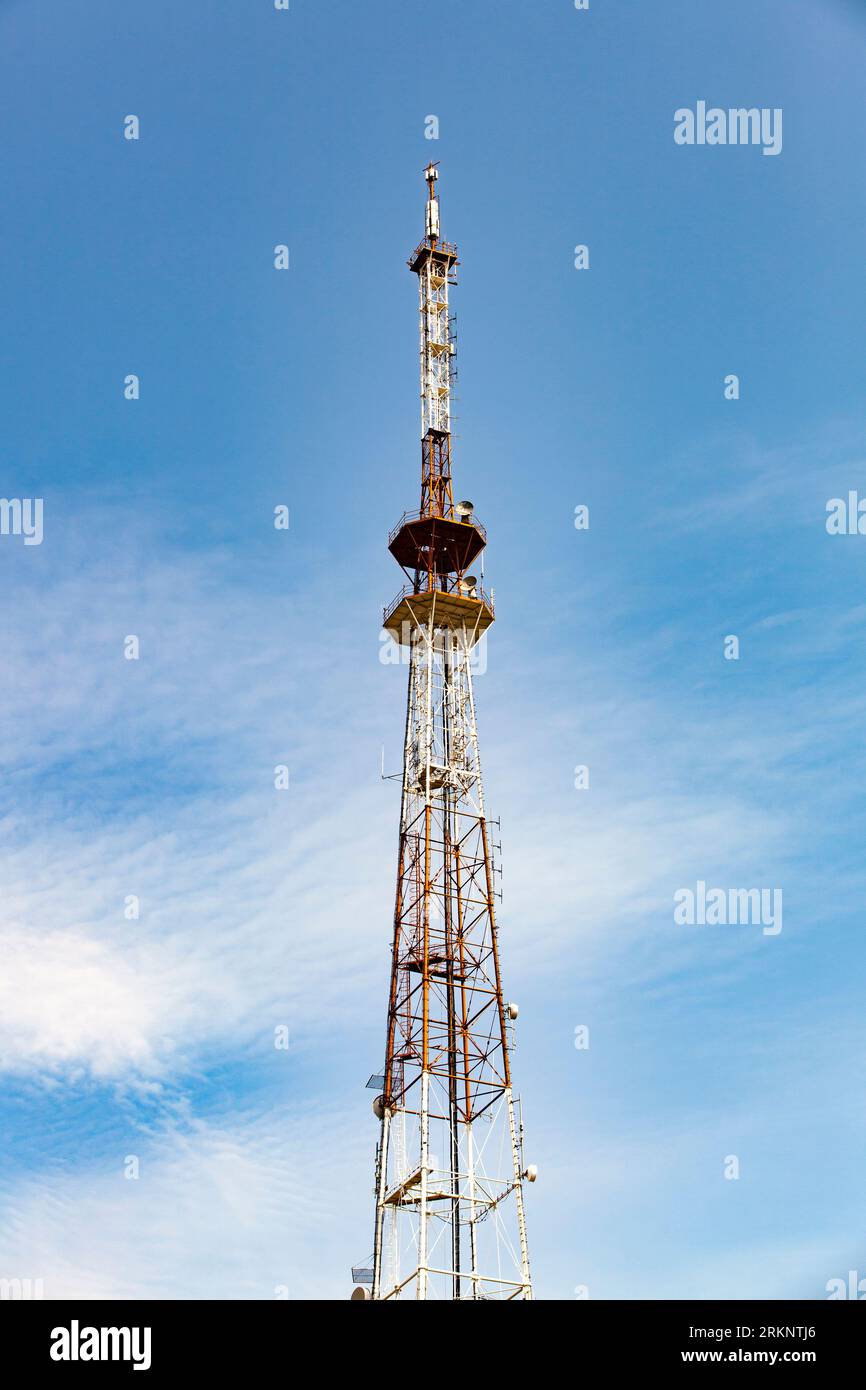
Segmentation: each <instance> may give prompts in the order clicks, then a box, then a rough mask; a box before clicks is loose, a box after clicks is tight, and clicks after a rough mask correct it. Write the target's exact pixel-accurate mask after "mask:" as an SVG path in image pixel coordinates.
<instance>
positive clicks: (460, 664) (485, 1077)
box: [353, 165, 535, 1301]
mask: <svg viewBox="0 0 866 1390" xmlns="http://www.w3.org/2000/svg"><path fill="white" fill-rule="evenodd" d="M425 176H426V179H427V187H428V197H427V208H426V236H425V238H424V240H423V241H422V242H421V244H420V246H419V247H418V248H417V249H416V251H415V252H414V254H413V256H412V259H411V260H410V262H409V264H410V266H411V268H412V270H413V271H415V273H416V274H417V275H418V280H419V287H420V311H421V424H422V450H421V463H422V468H421V507H420V511H419V512H417V513H413V514H412V515H411V516H404V518H403V520H402V521H401V523H400V524H399V525H398V527H396V528H395V530H394V531H393V532H392V533H391V536H390V537H389V548H390V549H391V551H392V553H393V554H394V555H395V558H396V559H397V560H398V562H399V563H400V564H401V566H402V567H403V569H404V571H405V574H406V577H407V580H408V581H409V582H408V583H407V585H406V586H405V587H404V589H403V590H402V591H401V593H400V594H398V596H397V599H396V600H395V601H394V603H392V604H391V605H390V607H389V608H388V609H386V611H385V615H384V624H385V627H386V628H387V629H388V631H389V632H390V633H391V635H392V636H393V637H394V639H395V640H396V641H398V642H400V643H402V644H403V645H405V646H406V647H407V649H408V655H409V689H408V708H407V718H406V734H405V746H404V750H403V778H402V786H403V791H402V807H401V816H400V838H399V853H398V870H397V893H396V901H395V910H394V927H393V942H392V958H391V984H390V994H389V1002H388V1025H387V1037H386V1049H385V1066H384V1074H383V1076H382V1086H381V1094H379V1095H377V1097H376V1100H375V1102H374V1111H375V1113H376V1115H377V1117H378V1119H379V1121H380V1125H381V1130H380V1138H379V1143H378V1146H377V1153H376V1180H375V1188H376V1217H375V1232H374V1254H373V1261H372V1270H371V1271H366V1270H363V1269H362V1270H359V1271H357V1272H356V1273H357V1274H358V1275H363V1276H364V1278H363V1279H359V1283H358V1287H357V1289H356V1292H355V1294H354V1295H353V1297H358V1296H360V1297H371V1298H373V1299H376V1300H382V1301H385V1300H395V1299H399V1298H407V1297H410V1298H416V1299H428V1298H444V1299H485V1300H489V1299H498V1300H508V1299H529V1298H531V1297H532V1285H531V1281H530V1272H529V1255H528V1249H527V1240H526V1223H525V1217H524V1182H525V1181H526V1180H530V1181H532V1180H534V1177H535V1170H534V1169H533V1168H526V1167H525V1166H524V1161H523V1129H522V1122H521V1118H520V1105H519V1102H518V1099H517V1097H516V1096H515V1095H514V1093H513V1091H512V1085H511V1066H510V1055H509V1054H510V1044H511V1034H512V1031H513V1025H514V1020H515V1019H516V1017H517V1009H516V1006H515V1005H513V1004H509V1003H507V1002H506V1001H505V998H504V994H503V987H502V979H501V973H500V962H499V939H498V927H497V923H496V915H495V911H494V906H495V898H496V893H495V886H494V885H495V866H494V862H493V850H494V846H493V844H492V840H491V827H490V822H489V821H488V819H487V815H486V812H485V807H484V792H483V787H482V780H481V764H480V759H479V753H478V732H477V726H476V718H475V696H474V691H473V684H472V652H473V647H474V645H475V643H476V642H477V640H478V638H479V636H480V635H481V633H482V632H483V631H484V630H485V629H486V628H487V627H488V626H489V625H490V623H492V621H493V604H492V600H491V599H490V598H489V597H488V596H487V595H486V594H484V593H483V591H482V590H480V589H479V587H478V585H477V581H476V580H475V578H474V577H473V576H472V575H470V574H468V573H467V570H468V567H469V565H470V564H471V563H472V561H473V560H474V559H475V557H476V556H477V555H478V554H480V552H481V550H482V549H483V547H484V544H485V542H486V533H485V532H484V530H483V528H482V527H481V526H480V525H479V524H478V523H477V522H476V521H475V520H474V519H473V516H472V506H471V504H470V503H457V504H456V506H455V503H454V499H453V495H452V481H451V435H450V421H451V382H452V360H453V356H454V345H453V342H452V338H451V321H450V317H449V311H448V288H449V285H451V284H453V283H454V280H453V273H454V268H455V266H456V265H457V249H456V247H454V246H452V245H450V244H449V243H446V242H442V241H440V239H439V205H438V199H437V198H436V194H435V188H436V179H437V170H436V167H435V166H434V165H430V166H429V167H428V169H427V170H426V171H425ZM367 1276H369V1282H367Z"/></svg>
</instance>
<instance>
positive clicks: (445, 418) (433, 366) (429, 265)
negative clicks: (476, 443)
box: [417, 243, 457, 436]
mask: <svg viewBox="0 0 866 1390" xmlns="http://www.w3.org/2000/svg"><path fill="white" fill-rule="evenodd" d="M456 263H457V257H456V254H455V252H454V250H453V248H452V247H450V246H449V245H448V244H447V243H442V244H441V245H438V246H437V247H436V248H435V249H428V252H427V254H426V255H425V256H424V258H423V262H422V264H420V265H419V266H418V267H417V274H418V293H419V297H420V310H421V434H422V436H423V435H425V434H426V433H427V431H428V430H438V431H440V432H441V433H443V434H447V433H448V432H449V430H450V429H451V379H452V369H453V357H454V342H453V340H452V337H451V320H450V317H449V311H448V286H449V285H450V284H453V283H454V269H455V266H456Z"/></svg>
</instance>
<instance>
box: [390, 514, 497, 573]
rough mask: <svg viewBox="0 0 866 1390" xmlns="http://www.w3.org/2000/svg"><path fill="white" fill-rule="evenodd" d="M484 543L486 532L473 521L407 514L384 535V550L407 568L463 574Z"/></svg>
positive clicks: (485, 542) (485, 541)
mask: <svg viewBox="0 0 866 1390" xmlns="http://www.w3.org/2000/svg"><path fill="white" fill-rule="evenodd" d="M486 544H487V532H486V531H485V529H484V527H483V526H482V525H481V524H480V523H479V522H477V521H475V520H468V521H458V520H456V519H455V518H453V517H447V516H422V515H420V513H417V512H415V513H407V514H406V515H405V516H403V517H402V518H401V520H400V521H399V522H398V524H397V525H396V526H395V527H394V530H393V531H392V532H391V534H390V536H389V537H388V549H389V550H390V552H391V554H392V555H393V556H394V559H395V560H396V561H397V563H398V564H399V565H402V566H403V568H404V569H407V570H434V571H435V572H436V573H437V574H463V573H464V572H465V571H466V570H467V569H468V568H469V566H470V565H471V564H472V561H473V560H474V559H475V558H476V556H478V555H480V554H481V551H482V550H483V549H484V547H485V545H486Z"/></svg>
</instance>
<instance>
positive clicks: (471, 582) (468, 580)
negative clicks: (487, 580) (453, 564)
mask: <svg viewBox="0 0 866 1390" xmlns="http://www.w3.org/2000/svg"><path fill="white" fill-rule="evenodd" d="M463 583H464V584H465V585H466V586H467V588H469V589H474V588H475V585H476V584H477V583H478V580H477V579H476V578H475V575H474V574H465V575H464V576H463Z"/></svg>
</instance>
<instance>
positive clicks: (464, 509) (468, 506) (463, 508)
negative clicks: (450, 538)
mask: <svg viewBox="0 0 866 1390" xmlns="http://www.w3.org/2000/svg"><path fill="white" fill-rule="evenodd" d="M454 510H455V511H456V512H457V515H458V516H460V517H470V516H471V515H472V503H471V502H458V503H457V505H456V507H455V509H454Z"/></svg>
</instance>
